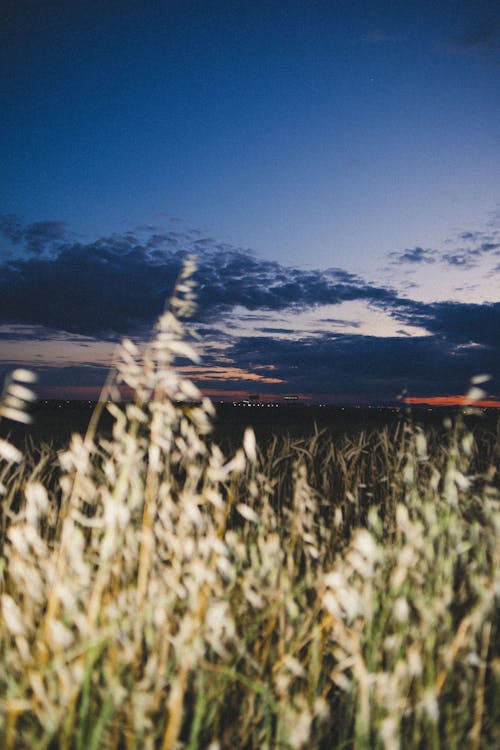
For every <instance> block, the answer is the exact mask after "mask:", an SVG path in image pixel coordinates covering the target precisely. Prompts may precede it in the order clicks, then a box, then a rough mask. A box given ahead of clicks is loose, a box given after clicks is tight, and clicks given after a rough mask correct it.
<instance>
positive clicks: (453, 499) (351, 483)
mask: <svg viewBox="0 0 500 750" xmlns="http://www.w3.org/2000/svg"><path fill="white" fill-rule="evenodd" d="M191 291H192V290H191V282H190V279H189V275H188V273H187V272H186V275H185V276H184V278H182V279H181V283H180V286H179V289H178V292H177V296H176V297H175V298H174V301H173V302H174V304H173V312H167V313H165V314H164V315H163V316H162V318H161V319H160V321H159V323H158V326H157V329H156V332H155V336H154V338H153V340H152V342H151V343H150V345H149V347H148V349H147V350H146V352H145V353H144V354H143V355H142V356H139V353H138V352H137V350H136V349H135V347H134V345H133V344H132V343H131V342H127V341H125V342H124V343H123V345H122V347H121V349H120V355H119V361H118V365H117V371H116V378H115V381H114V382H118V381H120V382H125V383H126V384H127V385H128V386H129V387H131V388H133V390H134V392H135V394H136V398H135V401H134V402H133V403H130V404H127V405H124V406H123V407H120V408H119V407H118V406H117V405H115V404H112V403H111V404H109V405H108V406H107V407H106V408H107V409H108V410H109V413H110V415H111V417H112V421H113V427H112V433H111V434H110V435H107V436H101V437H97V434H98V433H97V431H96V423H92V424H91V425H90V428H89V431H88V432H87V434H86V435H85V436H79V435H78V434H75V435H74V436H73V437H72V440H71V443H70V444H69V446H67V447H66V449H65V450H61V451H58V452H56V451H55V450H53V449H51V448H50V447H48V446H46V445H33V446H32V448H31V450H29V451H28V452H26V453H24V454H22V453H21V452H19V451H18V450H17V449H16V448H14V447H13V446H12V445H10V444H9V443H8V442H7V441H3V442H1V443H0V455H1V456H2V463H1V466H0V491H1V493H2V504H1V529H0V546H1V571H0V574H1V581H0V585H1V617H0V649H1V658H2V665H3V669H2V671H1V672H0V746H1V747H2V748H26V749H28V748H37V749H39V748H48V749H51V748H78V749H79V750H84V749H85V750H88V749H92V748H116V749H121V748H126V749H127V750H128V749H129V748H130V749H131V748H137V750H139V748H162V749H163V750H168V749H173V748H186V750H195V748H210V749H211V750H215V749H216V748H222V749H225V748H242V749H245V748H248V749H249V750H250V749H251V748H325V750H326V748H350V747H353V748H354V747H355V748H378V747H380V748H389V749H391V748H399V747H401V748H447V749H448V748H455V747H463V746H465V747H471V748H494V747H498V746H500V735H499V727H498V718H499V702H500V696H499V682H500V659H499V649H498V643H499V638H498V635H499V634H498V595H499V577H498V576H499V573H498V570H499V569H498V555H499V544H498V541H499V539H498V537H499V532H500V516H499V491H498V473H497V471H498V458H499V453H498V451H499V447H498V440H497V439H496V438H495V436H494V435H493V434H492V433H488V434H487V436H486V437H485V436H474V435H473V434H472V433H471V432H470V431H469V430H468V429H467V428H466V427H465V426H464V423H463V422H462V421H461V420H460V418H458V419H457V420H456V421H455V422H454V424H452V425H450V426H449V428H448V429H447V431H446V432H445V433H444V434H443V432H442V431H441V432H437V431H433V430H431V429H429V430H425V431H424V430H422V429H421V428H419V427H418V426H416V425H411V424H409V423H408V424H405V423H404V422H401V423H399V424H396V425H394V426H392V427H391V428H386V429H380V430H377V431H372V432H360V433H359V434H357V435H356V436H351V437H348V436H345V437H344V438H343V439H342V440H336V441H334V440H332V439H331V438H330V437H329V436H328V435H327V434H326V433H324V432H321V431H317V432H315V433H314V434H312V435H311V436H310V437H309V438H303V439H298V438H297V439H295V438H289V437H288V438H287V437H281V438H276V439H274V440H270V441H267V442H266V448H265V451H262V452H261V450H260V449H259V446H258V445H257V444H256V441H255V437H254V433H253V432H252V431H251V430H248V431H246V432H245V434H244V436H243V440H242V447H241V448H237V449H236V450H235V451H234V452H233V453H232V454H231V455H229V456H226V455H224V454H223V452H222V450H221V449H220V448H219V446H218V445H217V442H216V441H214V440H213V439H211V438H210V430H211V420H212V417H213V407H212V405H211V404H210V402H209V401H208V400H206V399H203V398H202V397H201V395H200V394H199V392H198V391H197V389H196V388H195V386H193V384H192V383H190V382H189V381H186V380H184V379H182V378H181V377H180V376H179V375H178V374H177V373H176V372H175V370H174V369H172V366H171V365H172V362H173V360H174V358H175V357H176V356H178V355H181V356H183V357H192V358H193V359H196V354H195V353H194V352H193V351H192V350H191V347H190V345H189V344H188V343H186V339H185V330H184V326H183V324H182V322H181V319H182V316H183V314H184V313H185V312H188V311H189V307H190V302H191ZM112 388H113V383H111V384H110V385H109V391H108V392H107V393H106V394H105V397H104V400H106V401H107V400H108V397H110V396H112ZM21 400H22V399H21ZM97 417H98V414H97V415H96V421H97Z"/></svg>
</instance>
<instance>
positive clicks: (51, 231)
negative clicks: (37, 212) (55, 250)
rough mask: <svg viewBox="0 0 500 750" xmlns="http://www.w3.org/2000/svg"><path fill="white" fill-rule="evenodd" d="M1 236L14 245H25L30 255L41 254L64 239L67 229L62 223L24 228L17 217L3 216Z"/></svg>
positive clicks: (34, 224)
mask: <svg viewBox="0 0 500 750" xmlns="http://www.w3.org/2000/svg"><path fill="white" fill-rule="evenodd" d="M0 234H2V235H3V236H4V237H5V238H6V239H7V240H9V242H11V243H12V244H13V245H23V247H24V249H25V250H26V251H27V252H28V253H34V254H39V253H43V252H44V250H45V249H46V248H52V247H53V246H54V243H56V242H57V241H58V240H62V239H64V238H65V236H66V228H65V224H64V222H62V221H37V222H34V223H33V224H27V225H26V226H23V224H22V223H21V221H20V220H19V219H18V218H17V217H16V216H14V215H12V214H1V215H0Z"/></svg>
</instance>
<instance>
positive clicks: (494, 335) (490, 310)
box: [394, 301, 500, 368]
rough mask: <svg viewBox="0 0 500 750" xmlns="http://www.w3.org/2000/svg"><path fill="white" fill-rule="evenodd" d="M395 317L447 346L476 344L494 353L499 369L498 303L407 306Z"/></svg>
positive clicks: (396, 312) (395, 314)
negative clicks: (420, 329)
mask: <svg viewBox="0 0 500 750" xmlns="http://www.w3.org/2000/svg"><path fill="white" fill-rule="evenodd" d="M394 316H395V317H396V318H397V319H399V320H401V321H402V322H405V323H407V324H408V325H419V326H421V327H423V328H424V329H426V330H427V331H429V333H432V334H435V335H437V336H439V338H440V340H442V341H446V342H447V343H449V344H452V345H456V344H476V345H481V346H487V347H491V348H492V350H493V351H496V356H497V358H498V359H499V361H498V362H497V368H498V367H499V365H500V302H496V303H490V304H487V303H485V304H472V303H462V302H436V303H434V304H429V305H426V304H423V303H421V302H410V301H409V302H408V305H407V308H406V309H405V308H404V307H403V306H401V307H400V308H399V309H397V310H395V311H394Z"/></svg>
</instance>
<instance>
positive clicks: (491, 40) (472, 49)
mask: <svg viewBox="0 0 500 750" xmlns="http://www.w3.org/2000/svg"><path fill="white" fill-rule="evenodd" d="M449 48H450V50H451V51H452V52H455V53H458V54H461V55H473V56H475V57H477V58H478V59H479V60H481V61H482V62H483V63H485V64H487V65H490V66H493V67H498V66H499V65H500V16H499V15H498V14H497V15H492V16H490V17H489V18H484V19H483V20H481V21H479V22H477V23H475V24H472V25H470V26H469V27H468V28H466V29H465V30H464V31H463V32H462V33H461V34H459V35H458V36H456V37H454V38H453V39H452V40H451V44H450V45H449Z"/></svg>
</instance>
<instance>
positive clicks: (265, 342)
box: [227, 334, 499, 400]
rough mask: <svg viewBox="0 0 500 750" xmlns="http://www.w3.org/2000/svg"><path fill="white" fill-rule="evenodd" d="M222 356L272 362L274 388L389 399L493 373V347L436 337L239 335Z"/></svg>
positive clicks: (450, 389) (251, 363)
mask: <svg viewBox="0 0 500 750" xmlns="http://www.w3.org/2000/svg"><path fill="white" fill-rule="evenodd" d="M227 355H228V356H230V357H231V358H232V359H233V360H234V361H236V362H238V364H239V366H240V367H242V368H245V369H246V370H252V369H255V368H257V367H262V366H264V365H266V364H269V363H272V364H273V374H274V376H275V377H276V378H279V379H281V380H283V381H284V383H283V385H277V386H275V387H274V389H273V390H274V392H275V393H286V392H295V391H297V392H306V393H311V394H324V393H331V394H339V395H340V394H346V393H351V394H357V396H358V397H360V398H363V397H365V398H366V399H367V400H370V399H373V398H374V395H375V394H378V397H380V398H381V399H382V400H383V399H386V400H387V399H388V400H393V399H395V398H396V397H397V395H398V394H399V393H401V392H402V390H403V389H406V390H408V391H409V392H410V393H415V394H416V393H418V394H424V395H425V394H436V393H437V392H441V393H450V394H460V393H464V392H465V391H466V390H467V388H468V383H469V381H470V378H471V377H472V376H473V375H474V374H477V373H478V372H490V373H494V374H496V377H497V383H498V375H499V367H498V365H499V363H498V352H495V351H494V350H493V349H490V348H486V347H485V348H481V347H480V348H478V349H475V348H469V347H457V346H455V345H453V344H452V343H449V342H446V341H443V340H442V339H439V338H438V337H433V336H426V337H418V338H403V337H402V338H399V337H389V338H378V337H370V336H359V335H347V334H340V335H336V336H325V337H323V338H322V339H321V340H317V339H315V340H311V339H302V340H300V341H284V340H278V339H274V340H273V339H270V338H268V337H252V338H244V339H241V340H240V341H238V342H236V343H235V344H234V346H233V348H232V349H230V350H228V352H227Z"/></svg>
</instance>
